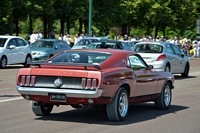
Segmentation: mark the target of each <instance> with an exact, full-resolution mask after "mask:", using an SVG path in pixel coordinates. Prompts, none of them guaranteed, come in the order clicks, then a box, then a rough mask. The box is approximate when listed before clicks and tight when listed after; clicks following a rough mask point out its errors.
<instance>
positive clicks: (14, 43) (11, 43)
mask: <svg viewBox="0 0 200 133" xmlns="http://www.w3.org/2000/svg"><path fill="white" fill-rule="evenodd" d="M11 45H14V46H15V47H17V43H16V41H15V39H11V40H10V41H9V42H8V45H7V48H10V46H11Z"/></svg>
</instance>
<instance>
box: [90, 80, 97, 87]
mask: <svg viewBox="0 0 200 133" xmlns="http://www.w3.org/2000/svg"><path fill="white" fill-rule="evenodd" d="M96 88H97V79H92V87H91V89H96Z"/></svg>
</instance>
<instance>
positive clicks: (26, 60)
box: [23, 55, 32, 67]
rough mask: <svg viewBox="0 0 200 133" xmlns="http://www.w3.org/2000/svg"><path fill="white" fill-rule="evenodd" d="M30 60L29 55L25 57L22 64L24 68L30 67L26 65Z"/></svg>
mask: <svg viewBox="0 0 200 133" xmlns="http://www.w3.org/2000/svg"><path fill="white" fill-rule="evenodd" d="M31 60H32V58H31V56H30V55H27V56H26V59H25V62H24V63H23V65H24V67H30V65H28V64H27V63H28V62H30V61H31Z"/></svg>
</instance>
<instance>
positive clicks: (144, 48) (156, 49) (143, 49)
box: [133, 44, 163, 53]
mask: <svg viewBox="0 0 200 133" xmlns="http://www.w3.org/2000/svg"><path fill="white" fill-rule="evenodd" d="M133 51H134V52H138V53H162V51H163V46H161V45H158V44H137V45H134V47H133Z"/></svg>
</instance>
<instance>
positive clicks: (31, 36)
mask: <svg viewBox="0 0 200 133" xmlns="http://www.w3.org/2000/svg"><path fill="white" fill-rule="evenodd" d="M35 33H36V32H35V31H33V33H32V34H31V35H30V44H32V43H34V42H35V41H36V40H37V35H36V34H35Z"/></svg>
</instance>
